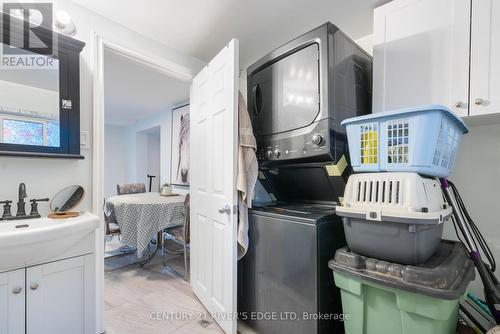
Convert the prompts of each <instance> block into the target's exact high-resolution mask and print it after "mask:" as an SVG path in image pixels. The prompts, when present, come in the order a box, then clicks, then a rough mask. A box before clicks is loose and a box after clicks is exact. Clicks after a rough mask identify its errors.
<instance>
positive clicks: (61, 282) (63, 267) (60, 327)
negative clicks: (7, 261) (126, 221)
mask: <svg viewBox="0 0 500 334" xmlns="http://www.w3.org/2000/svg"><path fill="white" fill-rule="evenodd" d="M94 265H95V260H94V254H90V255H84V256H78V257H74V258H70V259H65V260H60V261H55V262H51V263H46V264H42V265H38V266H33V267H29V268H24V269H18V270H14V271H10V272H5V273H1V274H0V334H25V333H26V334H46V333H71V334H88V333H95V325H93V324H94V323H95V321H93V318H94V315H95V310H94V307H95V287H94V284H93V282H94V276H95V275H94V273H95V267H94Z"/></svg>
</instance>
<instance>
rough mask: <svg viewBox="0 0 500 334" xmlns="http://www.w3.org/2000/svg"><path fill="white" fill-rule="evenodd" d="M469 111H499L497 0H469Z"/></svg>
mask: <svg viewBox="0 0 500 334" xmlns="http://www.w3.org/2000/svg"><path fill="white" fill-rule="evenodd" d="M472 3H473V4H472V35H471V74H470V101H471V102H470V115H471V116H479V115H486V114H492V113H499V112H500V1H498V0H479V1H473V2H472Z"/></svg>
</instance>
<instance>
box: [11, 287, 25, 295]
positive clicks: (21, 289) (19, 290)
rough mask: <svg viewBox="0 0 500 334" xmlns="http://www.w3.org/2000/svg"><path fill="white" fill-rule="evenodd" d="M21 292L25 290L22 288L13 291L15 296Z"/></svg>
mask: <svg viewBox="0 0 500 334" xmlns="http://www.w3.org/2000/svg"><path fill="white" fill-rule="evenodd" d="M21 291H23V288H20V287H17V288H14V289H12V293H13V294H15V295H18V294H20V293H21Z"/></svg>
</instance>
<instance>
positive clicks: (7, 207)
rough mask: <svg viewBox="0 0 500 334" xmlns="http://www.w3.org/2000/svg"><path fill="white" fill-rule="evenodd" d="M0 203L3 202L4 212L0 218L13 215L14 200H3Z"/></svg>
mask: <svg viewBox="0 0 500 334" xmlns="http://www.w3.org/2000/svg"><path fill="white" fill-rule="evenodd" d="M0 204H3V214H2V218H0V219H3V218H8V217H12V213H11V212H10V208H11V204H12V201H9V200H7V201H1V202H0Z"/></svg>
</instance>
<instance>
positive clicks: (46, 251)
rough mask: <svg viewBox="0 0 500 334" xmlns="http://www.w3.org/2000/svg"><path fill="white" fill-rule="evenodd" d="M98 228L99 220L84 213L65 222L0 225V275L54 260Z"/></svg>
mask: <svg viewBox="0 0 500 334" xmlns="http://www.w3.org/2000/svg"><path fill="white" fill-rule="evenodd" d="M98 226H99V218H98V217H97V216H95V215H93V214H90V213H85V214H82V215H81V216H79V217H75V218H66V219H51V218H38V219H21V220H10V221H0V272H2V271H6V270H10V269H14V268H22V267H27V266H31V265H35V264H39V263H43V262H47V261H50V260H52V259H54V258H57V257H58V256H60V255H61V254H63V253H64V252H66V251H68V250H69V249H71V248H72V247H73V246H74V245H75V244H77V243H78V242H79V241H81V240H82V239H84V238H86V237H87V236H88V235H89V234H90V233H92V232H93V231H94V230H95V229H96V228H97V227H98Z"/></svg>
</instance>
